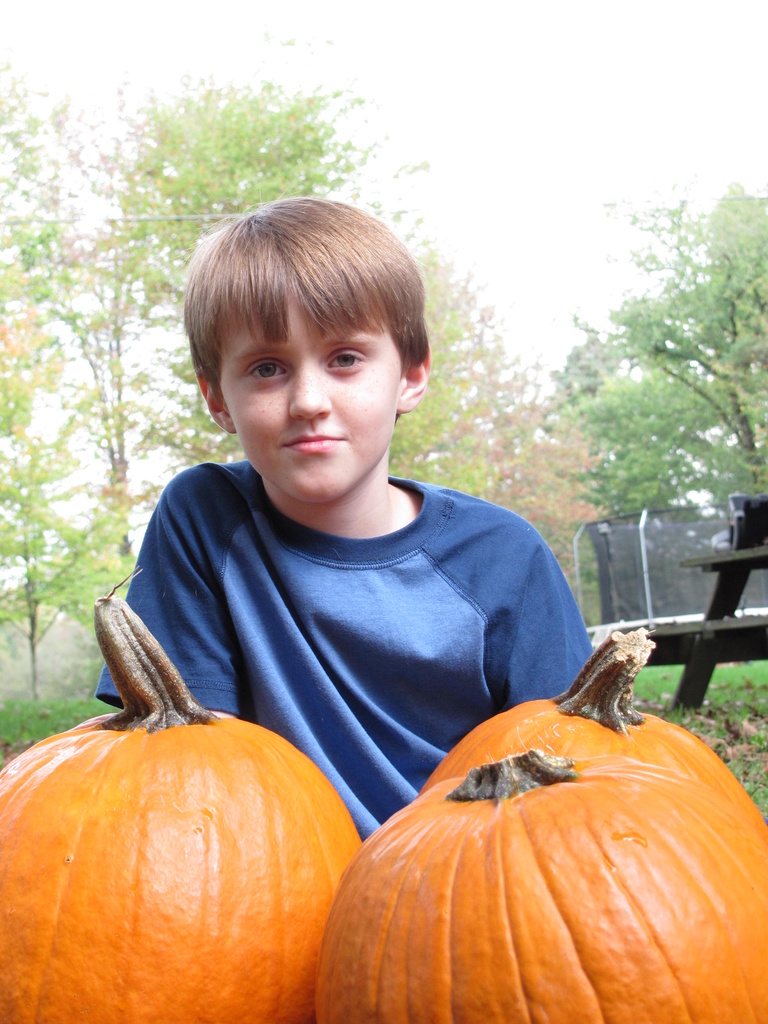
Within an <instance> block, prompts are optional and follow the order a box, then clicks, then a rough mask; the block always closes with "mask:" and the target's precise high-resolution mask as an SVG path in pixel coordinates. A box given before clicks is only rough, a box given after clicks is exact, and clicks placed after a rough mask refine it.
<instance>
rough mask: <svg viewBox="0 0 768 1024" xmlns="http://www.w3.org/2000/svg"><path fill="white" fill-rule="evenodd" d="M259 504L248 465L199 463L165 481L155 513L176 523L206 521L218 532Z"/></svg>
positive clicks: (253, 473) (254, 476)
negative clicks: (216, 527)
mask: <svg viewBox="0 0 768 1024" xmlns="http://www.w3.org/2000/svg"><path fill="white" fill-rule="evenodd" d="M262 500H263V499H262V496H261V487H260V478H259V476H258V474H257V473H256V471H255V470H254V469H253V467H252V466H251V464H250V463H249V462H247V461H243V462H232V463H218V462H202V463H200V464H199V465H196V466H190V467H189V468H187V469H183V470H181V471H180V472H179V473H177V474H176V475H175V476H174V477H172V478H171V479H170V480H169V481H168V483H167V484H166V485H165V487H164V488H163V492H162V494H161V496H160V500H159V502H158V504H157V509H156V512H157V514H158V515H159V516H161V517H171V518H173V519H174V520H176V521H182V520H184V521H187V520H188V521H194V522H196V523H197V522H201V521H207V522H211V523H215V524H216V525H217V526H218V527H219V528H221V527H223V526H225V524H228V523H232V522H233V521H236V520H240V519H243V518H244V517H246V516H248V515H249V514H250V513H251V512H252V510H253V509H255V508H258V507H259V506H260V505H261V504H262Z"/></svg>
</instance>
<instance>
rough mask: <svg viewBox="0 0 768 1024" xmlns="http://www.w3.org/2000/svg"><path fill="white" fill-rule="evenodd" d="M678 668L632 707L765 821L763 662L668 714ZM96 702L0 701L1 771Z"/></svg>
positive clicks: (767, 775)
mask: <svg viewBox="0 0 768 1024" xmlns="http://www.w3.org/2000/svg"><path fill="white" fill-rule="evenodd" d="M681 671H682V668H681V667H680V666H678V665H673V666H671V667H659V668H654V667H649V668H644V669H643V670H642V672H641V673H640V674H639V676H638V677H637V680H636V682H635V704H636V705H637V707H638V708H639V709H640V710H641V711H647V712H649V713H652V714H655V715H658V716H659V717H660V718H665V719H667V720H668V721H671V722H674V723H675V724H677V725H682V726H683V727H684V728H686V729H688V730H689V731H690V732H693V733H695V734H696V735H697V736H698V737H699V738H700V739H701V740H703V741H704V743H706V744H707V745H708V746H709V747H711V749H712V750H714V751H715V753H717V754H718V755H719V756H720V757H721V758H722V760H723V761H724V762H725V764H727V765H728V767H729V768H730V770H731V771H732V772H733V773H734V775H735V776H736V777H737V778H738V779H739V781H740V782H741V784H742V785H743V786H744V788H745V789H746V791H747V792H748V793H749V795H750V796H751V797H752V799H753V800H754V801H755V803H756V804H757V806H758V807H759V808H760V811H761V812H762V814H763V815H764V816H765V817H766V818H768V662H766V661H761V662H751V663H745V664H742V665H720V666H718V667H717V669H716V670H715V673H714V675H713V677H712V681H711V683H710V685H709V689H708V690H707V696H706V700H705V703H704V704H703V705H702V707H701V708H696V709H684V710H678V711H670V710H669V702H670V700H671V697H672V694H673V693H674V692H675V689H676V688H677V683H678V680H679V678H680V673H681ZM108 710H109V708H108V707H107V705H106V704H103V703H102V702H101V701H98V700H93V699H91V700H48V701H37V702H35V701H28V700H8V701H5V703H0V767H2V764H3V763H4V762H5V761H6V760H7V759H8V758H10V757H13V756H14V755H16V754H18V753H20V752H21V751H22V750H24V749H25V748H26V747H28V746H30V745H31V744H32V743H36V742H37V741H38V740H41V739H44V738H45V737H46V736H50V735H53V734H54V733H59V732H64V731H65V730H67V729H71V728H72V727H73V726H75V725H77V724H78V723H79V722H82V721H84V720H85V719H87V718H92V717H93V716H95V715H101V714H104V713H105V712H107V711H108Z"/></svg>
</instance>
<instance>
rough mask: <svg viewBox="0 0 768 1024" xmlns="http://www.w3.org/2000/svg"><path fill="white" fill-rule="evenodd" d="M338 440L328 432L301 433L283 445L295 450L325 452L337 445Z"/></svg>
mask: <svg viewBox="0 0 768 1024" xmlns="http://www.w3.org/2000/svg"><path fill="white" fill-rule="evenodd" d="M340 440H341V438H338V437H332V436H330V435H329V434H302V435H301V436H300V437H295V438H292V439H291V440H290V441H287V442H286V444H285V447H286V448H290V449H291V450H292V451H297V452H307V453H310V452H327V451H331V450H332V449H333V448H334V447H335V446H336V445H338V444H339V443H340Z"/></svg>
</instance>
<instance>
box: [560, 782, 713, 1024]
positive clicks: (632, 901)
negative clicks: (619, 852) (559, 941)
mask: <svg viewBox="0 0 768 1024" xmlns="http://www.w3.org/2000/svg"><path fill="white" fill-rule="evenodd" d="M586 785H587V786H588V785H589V780H586ZM575 799H576V800H577V802H579V803H582V806H583V801H582V796H581V793H578V794H576V796H575ZM586 811H587V813H586V814H585V816H584V818H583V819H582V825H583V827H584V829H585V831H586V833H587V835H589V836H590V838H591V839H592V841H593V843H594V845H595V848H596V849H597V850H599V851H600V853H601V854H602V855H603V859H604V860H605V861H606V863H608V864H611V866H612V867H613V864H612V861H611V858H610V856H609V854H608V851H607V850H606V848H605V844H604V843H603V842H602V841H601V839H600V837H599V836H598V835H597V833H596V831H595V828H594V825H593V824H592V822H591V821H590V820H589V813H588V811H589V808H586ZM611 876H612V879H611V880H612V882H613V884H614V885H615V886H616V888H617V889H618V890H619V891H620V892H621V893H622V894H623V895H624V898H625V899H626V902H627V904H628V905H629V906H630V907H631V908H632V910H633V916H634V919H635V921H636V922H637V923H638V924H640V925H642V928H643V931H644V932H645V934H646V935H647V936H648V939H649V940H650V943H651V944H652V945H653V947H654V949H656V951H657V952H658V957H659V960H660V962H661V963H662V964H663V965H664V966H665V967H666V969H667V973H668V974H669V976H670V978H671V979H672V982H673V983H674V987H675V989H676V990H677V992H678V993H679V996H680V1002H681V1003H682V1005H683V1007H684V1008H685V1012H686V1015H687V1017H688V1024H695V1021H694V1020H693V1017H692V1015H691V1011H690V1008H689V1007H688V1001H687V1000H686V998H685V993H684V992H683V989H682V986H681V984H680V980H679V978H678V977H677V975H676V974H675V971H674V970H673V968H672V965H671V964H670V962H669V958H668V957H667V956H666V955H665V953H664V949H663V947H662V946H660V945H659V941H658V936H657V935H656V933H655V932H654V930H653V928H652V927H651V924H650V922H649V920H648V918H647V917H646V914H645V912H644V911H643V908H642V906H641V904H640V903H638V901H637V898H636V895H635V893H634V892H633V890H632V888H631V886H628V885H627V884H626V883H625V881H624V879H623V878H622V876H621V872H619V871H616V872H615V875H614V871H613V870H612V871H611ZM598 1001H599V1000H598Z"/></svg>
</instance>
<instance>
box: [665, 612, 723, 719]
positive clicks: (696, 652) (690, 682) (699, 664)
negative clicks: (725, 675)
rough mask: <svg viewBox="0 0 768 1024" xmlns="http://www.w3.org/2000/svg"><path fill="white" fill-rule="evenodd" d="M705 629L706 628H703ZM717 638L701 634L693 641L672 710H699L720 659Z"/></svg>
mask: <svg viewBox="0 0 768 1024" xmlns="http://www.w3.org/2000/svg"><path fill="white" fill-rule="evenodd" d="M704 628H705V629H706V626H705V627H704ZM720 646H721V645H720V641H719V639H718V638H717V636H715V635H713V634H710V636H706V635H705V634H704V633H701V634H700V635H699V636H697V637H696V639H695V640H694V641H693V649H692V650H691V656H690V657H689V658H688V661H687V662H686V664H685V668H684V669H683V674H682V676H681V677H680V682H679V683H678V684H677V691H676V693H675V696H674V697H673V698H672V707H673V708H680V707H682V708H699V707H701V704H702V701H703V700H704V694H705V693H706V692H707V687H708V686H709V681H710V679H711V678H712V673H713V672H714V671H715V667H716V666H717V662H718V659H719V657H720Z"/></svg>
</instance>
